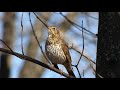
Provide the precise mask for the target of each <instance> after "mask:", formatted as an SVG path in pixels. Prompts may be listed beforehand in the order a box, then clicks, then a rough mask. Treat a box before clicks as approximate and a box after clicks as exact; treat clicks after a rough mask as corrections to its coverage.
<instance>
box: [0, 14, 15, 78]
mask: <svg viewBox="0 0 120 90" xmlns="http://www.w3.org/2000/svg"><path fill="white" fill-rule="evenodd" d="M14 28H15V13H14V12H6V13H4V17H3V41H4V42H5V43H6V44H7V45H8V46H9V47H10V48H12V47H13V42H14ZM3 48H7V47H6V46H5V45H4V44H3ZM7 49H8V48H7ZM0 60H1V65H0V66H1V67H0V78H8V77H9V75H10V55H8V54H5V53H1V55H0Z"/></svg>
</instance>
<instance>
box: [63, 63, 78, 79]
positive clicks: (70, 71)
mask: <svg viewBox="0 0 120 90" xmlns="http://www.w3.org/2000/svg"><path fill="white" fill-rule="evenodd" d="M64 66H65V68H66V69H67V71H68V73H69V74H70V75H71V76H73V77H75V74H74V73H73V71H72V67H71V65H70V64H69V65H64ZM75 78H76V77H75Z"/></svg>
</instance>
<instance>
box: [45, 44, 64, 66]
mask: <svg viewBox="0 0 120 90" xmlns="http://www.w3.org/2000/svg"><path fill="white" fill-rule="evenodd" d="M46 54H47V56H48V58H49V60H50V61H51V62H52V63H54V64H63V63H64V62H65V61H66V56H65V55H64V52H63V51H62V48H61V47H60V46H59V45H56V46H55V45H54V46H53V45H48V46H47V50H46Z"/></svg>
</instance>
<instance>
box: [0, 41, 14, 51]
mask: <svg viewBox="0 0 120 90" xmlns="http://www.w3.org/2000/svg"><path fill="white" fill-rule="evenodd" d="M0 41H1V42H2V43H3V44H5V46H6V47H7V48H8V49H9V50H10V51H11V52H13V50H12V49H11V48H10V47H9V46H8V45H7V43H5V42H4V41H3V40H2V39H0Z"/></svg>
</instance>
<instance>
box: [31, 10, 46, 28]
mask: <svg viewBox="0 0 120 90" xmlns="http://www.w3.org/2000/svg"><path fill="white" fill-rule="evenodd" d="M33 13H34V15H35V16H36V18H38V19H39V20H40V21H41V22H42V23H43V24H44V25H45V26H46V27H47V28H48V25H47V24H46V23H44V22H43V21H42V20H41V19H40V18H39V17H38V16H37V14H36V13H35V12H33Z"/></svg>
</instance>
